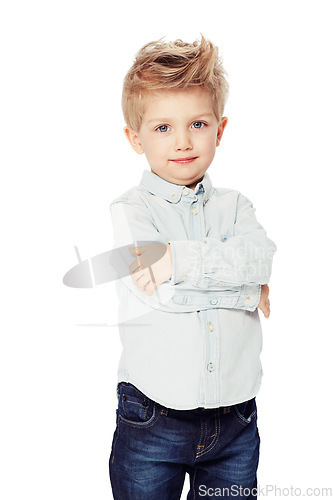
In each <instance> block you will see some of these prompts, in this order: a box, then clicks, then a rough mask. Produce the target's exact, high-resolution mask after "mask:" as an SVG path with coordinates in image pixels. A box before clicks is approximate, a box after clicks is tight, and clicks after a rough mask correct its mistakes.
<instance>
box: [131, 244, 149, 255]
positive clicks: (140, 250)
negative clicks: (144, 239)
mask: <svg viewBox="0 0 333 500" xmlns="http://www.w3.org/2000/svg"><path fill="white" fill-rule="evenodd" d="M128 250H129V251H130V252H131V253H134V254H136V255H141V254H142V253H143V252H145V251H146V250H147V245H142V246H134V247H128Z"/></svg>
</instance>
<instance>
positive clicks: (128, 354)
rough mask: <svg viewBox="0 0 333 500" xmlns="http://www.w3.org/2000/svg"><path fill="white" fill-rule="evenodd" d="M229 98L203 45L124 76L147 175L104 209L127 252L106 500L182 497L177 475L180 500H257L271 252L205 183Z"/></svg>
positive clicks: (231, 200) (243, 209) (172, 45)
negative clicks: (109, 499) (259, 399)
mask: <svg viewBox="0 0 333 500" xmlns="http://www.w3.org/2000/svg"><path fill="white" fill-rule="evenodd" d="M227 94H228V83H227V81H226V79H225V72H224V69H223V66H222V62H221V60H220V59H219V57H218V49H217V47H215V46H214V45H213V44H212V43H211V42H210V41H208V40H206V39H205V38H204V37H203V36H201V40H200V41H195V42H194V43H193V44H190V43H184V42H183V41H181V40H176V41H175V42H164V43H163V42H161V41H158V42H151V43H148V44H146V45H145V46H144V47H143V48H142V49H141V50H140V51H139V52H138V54H137V55H136V60H135V61H134V63H133V65H132V67H131V68H130V70H129V72H128V73H127V75H126V77H125V80H124V86H123V97H122V108H123V112H124V117H125V121H126V124H127V125H126V127H125V129H124V131H125V134H126V137H127V139H128V140H129V142H130V144H131V146H132V147H133V149H134V150H135V151H136V152H137V153H138V154H143V153H144V154H145V156H146V158H147V161H148V163H149V166H150V171H148V170H144V172H143V175H142V179H141V182H140V185H139V186H136V187H133V188H131V189H129V190H127V191H126V192H125V193H124V194H123V195H121V196H120V197H118V198H117V199H116V200H114V201H113V202H112V203H111V207H110V208H111V215H112V223H113V228H114V237H115V246H116V247H119V246H122V245H128V244H130V245H132V249H131V253H129V272H130V274H129V276H127V277H126V278H123V279H121V280H118V282H117V284H116V286H117V291H118V294H119V299H120V308H119V318H120V321H119V323H120V324H119V330H120V336H121V341H122V345H123V352H122V356H121V360H120V363H119V370H118V385H117V394H118V409H117V426H116V430H115V433H114V436H113V442H112V450H111V455H110V460H109V467H110V479H111V485H112V490H113V495H114V498H115V500H156V499H158V500H173V499H179V498H180V496H181V492H182V489H183V484H184V478H185V473H186V472H188V473H189V476H190V492H189V494H188V497H187V498H188V499H194V498H200V497H202V496H208V497H209V498H215V497H216V498H217V497H221V496H223V493H224V495H225V496H228V495H229V496H234V497H237V496H240V497H243V498H244V497H245V498H256V486H257V467H258V460H259V444H260V437H259V433H258V428H257V408H256V400H255V396H256V394H257V393H258V390H259V387H260V384H261V377H262V368H261V363H260V359H259V355H260V351H261V346H262V336H261V335H262V334H261V325H260V318H259V314H258V308H259V309H261V310H262V312H263V313H264V316H265V317H266V318H268V317H269V314H270V305H269V299H268V291H269V290H268V285H267V283H268V281H269V278H270V274H271V265H272V257H273V255H274V253H275V251H276V246H275V244H274V243H273V241H271V240H270V239H269V238H267V236H266V232H265V230H264V229H263V227H262V226H261V225H260V224H259V223H258V222H257V220H256V217H255V209H254V208H253V205H252V203H251V201H250V200H249V199H247V198H246V197H245V196H243V195H242V194H241V193H240V192H238V191H235V190H231V189H227V188H213V186H212V183H211V180H210V177H209V176H208V174H207V169H208V167H209V166H210V164H211V162H212V160H213V158H214V155H215V150H216V147H217V146H218V145H219V144H220V141H221V138H222V134H223V131H224V129H225V127H226V124H227V121H228V119H227V118H226V117H224V116H223V110H224V105H225V101H226V98H227ZM142 241H143V242H146V241H148V244H143V245H142V244H140V243H139V244H137V242H142ZM149 242H150V243H149ZM133 245H134V246H133ZM131 314H132V315H133V317H132V318H131V317H130V316H131Z"/></svg>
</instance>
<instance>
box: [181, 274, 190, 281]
mask: <svg viewBox="0 0 333 500" xmlns="http://www.w3.org/2000/svg"><path fill="white" fill-rule="evenodd" d="M187 278H188V276H187V274H183V276H181V277H180V279H181V280H187Z"/></svg>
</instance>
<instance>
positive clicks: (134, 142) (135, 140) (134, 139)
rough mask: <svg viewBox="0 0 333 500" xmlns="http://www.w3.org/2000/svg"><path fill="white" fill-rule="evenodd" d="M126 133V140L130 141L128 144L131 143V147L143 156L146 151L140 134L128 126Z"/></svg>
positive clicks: (125, 128)
mask: <svg viewBox="0 0 333 500" xmlns="http://www.w3.org/2000/svg"><path fill="white" fill-rule="evenodd" d="M124 132H125V135H126V138H127V139H128V142H129V143H130V145H131V146H132V148H133V149H134V151H136V152H137V153H138V154H139V155H142V153H144V151H143V147H142V145H141V142H140V139H139V136H138V133H137V132H135V130H133V129H131V128H130V127H127V126H126V127H124Z"/></svg>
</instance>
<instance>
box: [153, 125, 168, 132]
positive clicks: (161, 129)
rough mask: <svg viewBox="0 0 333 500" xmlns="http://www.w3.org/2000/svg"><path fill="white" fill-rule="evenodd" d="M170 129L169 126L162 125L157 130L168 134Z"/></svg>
mask: <svg viewBox="0 0 333 500" xmlns="http://www.w3.org/2000/svg"><path fill="white" fill-rule="evenodd" d="M168 128H169V127H168V125H160V126H159V127H157V129H156V130H159V131H160V132H167V129H168Z"/></svg>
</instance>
